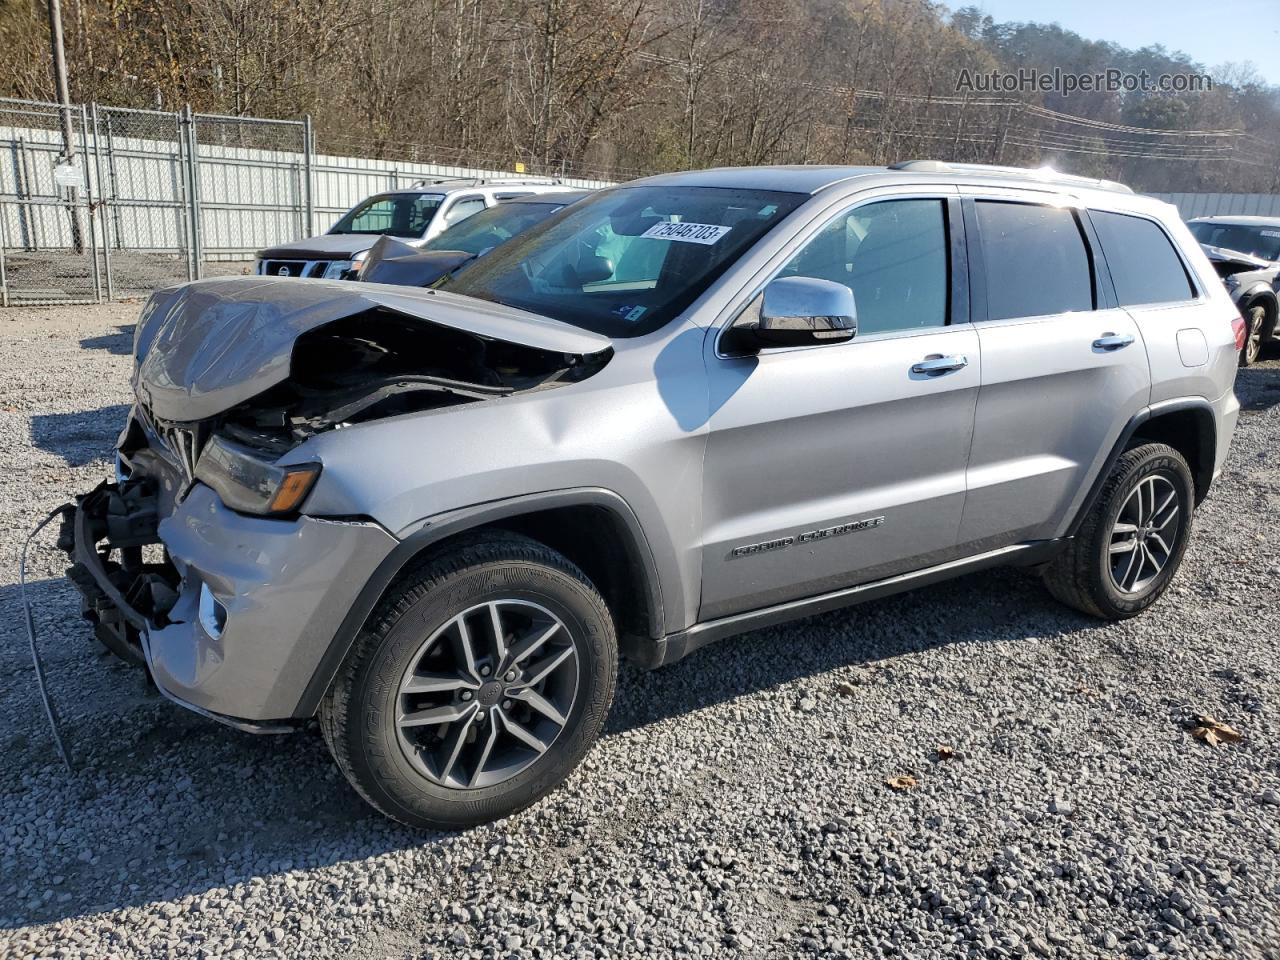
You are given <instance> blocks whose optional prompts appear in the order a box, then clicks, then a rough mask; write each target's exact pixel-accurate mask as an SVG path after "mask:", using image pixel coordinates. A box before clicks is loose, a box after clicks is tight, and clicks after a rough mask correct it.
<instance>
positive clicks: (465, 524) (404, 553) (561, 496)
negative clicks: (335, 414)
mask: <svg viewBox="0 0 1280 960" xmlns="http://www.w3.org/2000/svg"><path fill="white" fill-rule="evenodd" d="M582 506H592V507H599V508H601V509H604V510H608V511H609V512H610V513H612V514H613V515H614V516H615V517H616V518H617V519H619V520H620V521H622V524H623V526H624V528H625V529H626V530H627V532H628V535H629V539H630V541H631V542H630V543H628V544H626V547H627V550H628V552H629V553H630V555H631V557H632V558H633V559H634V560H636V561H638V563H639V567H640V571H641V574H642V576H643V577H644V598H645V604H646V608H647V610H648V614H649V630H650V633H651V635H652V638H653V639H654V640H657V639H659V638H660V637H662V636H663V635H664V633H665V627H664V620H663V607H662V586H661V582H660V580H659V579H658V567H657V563H656V561H655V560H654V558H653V551H652V550H651V549H650V547H649V540H648V538H647V537H646V535H645V532H644V528H643V527H642V526H641V525H640V520H639V518H638V517H637V516H636V515H635V511H633V510H632V509H631V506H630V504H628V503H627V501H626V500H624V499H623V498H622V497H621V496H619V495H618V494H616V493H614V492H613V491H612V490H606V489H604V488H603V487H577V488H569V489H564V490H549V491H546V492H543V493H530V494H524V495H522V496H517V497H510V498H508V499H505V500H493V501H489V502H487V503H480V504H475V505H473V506H469V507H461V508H459V509H457V510H451V511H449V512H447V513H441V514H437V515H435V516H433V517H428V518H426V519H424V520H422V521H419V522H418V523H416V524H414V525H413V526H412V527H411V528H410V529H411V532H410V533H409V534H407V535H406V536H403V537H402V538H401V540H400V543H399V545H398V546H396V547H395V549H393V550H392V551H391V553H389V554H388V555H387V557H386V559H384V560H383V561H382V563H381V564H380V565H379V566H378V568H377V569H376V570H375V571H374V572H373V576H371V577H370V578H369V581H368V582H367V583H366V584H365V585H364V587H363V588H362V589H361V590H360V593H359V594H358V595H357V596H356V600H355V602H354V603H353V604H352V605H351V609H350V610H348V611H347V615H346V616H345V617H344V618H343V620H342V623H341V624H340V625H339V627H338V629H337V631H336V632H335V633H334V635H333V639H331V640H330V641H329V646H328V648H327V649H326V650H325V652H324V654H323V655H322V656H321V658H320V662H319V663H318V664H317V666H316V670H315V673H314V674H312V677H311V680H310V682H309V683H308V684H307V686H306V689H305V690H304V691H303V694H302V699H301V700H300V701H299V702H298V706H297V708H296V709H295V710H294V716H295V717H307V716H311V715H312V714H314V713H315V712H316V710H317V709H318V708H319V706H320V701H321V699H322V698H323V697H324V695H325V692H326V691H327V690H328V689H329V685H330V684H331V683H332V682H333V678H334V677H335V676H336V675H337V673H338V668H339V667H340V666H341V665H342V661H343V659H344V658H345V657H346V655H347V651H348V650H350V649H351V644H352V643H353V642H355V638H356V634H358V633H359V632H360V628H361V627H363V626H364V624H365V621H366V620H368V618H369V614H371V613H372V612H373V608H374V607H375V606H377V604H378V601H379V600H381V599H382V596H383V594H384V593H386V590H387V587H389V586H390V585H391V583H392V581H393V580H395V578H396V577H397V576H398V575H399V574H400V572H401V571H402V570H403V569H404V568H405V566H406V565H408V564H409V563H410V562H411V561H412V560H413V559H414V558H415V557H416V556H418V555H419V554H420V553H422V551H423V550H425V549H427V548H428V547H430V546H431V545H432V544H434V543H438V542H440V541H441V540H444V539H445V538H447V537H450V536H453V535H454V534H458V533H464V532H466V531H467V530H474V529H476V528H478V527H483V526H486V525H488V524H491V523H494V522H496V521H499V520H504V519H507V518H510V517H517V516H521V515H524V514H529V513H536V512H539V511H542V510H553V509H556V508H558V507H582Z"/></svg>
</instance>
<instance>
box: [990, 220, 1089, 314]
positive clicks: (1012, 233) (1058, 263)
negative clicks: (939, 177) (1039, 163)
mask: <svg viewBox="0 0 1280 960" xmlns="http://www.w3.org/2000/svg"><path fill="white" fill-rule="evenodd" d="M977 213H978V228H979V230H980V232H981V235H982V258H983V261H984V262H985V264H986V274H987V318H988V319H990V320H1007V319H1009V318H1011V317H1043V316H1050V315H1052V314H1058V313H1070V312H1073V311H1077V310H1092V309H1093V308H1094V299H1093V268H1092V265H1091V263H1090V261H1089V253H1088V249H1087V248H1086V247H1085V242H1084V236H1083V235H1082V234H1081V232H1080V225H1079V224H1078V223H1077V222H1076V217H1075V214H1074V213H1073V212H1072V211H1071V210H1069V209H1067V208H1065V207H1050V206H1044V205H1042V204H1031V203H1010V202H1007V201H991V200H979V201H978V202H977Z"/></svg>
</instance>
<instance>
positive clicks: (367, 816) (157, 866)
mask: <svg viewBox="0 0 1280 960" xmlns="http://www.w3.org/2000/svg"><path fill="white" fill-rule="evenodd" d="M137 309H138V307H137V306H136V305H133V306H130V305H114V306H107V307H96V308H62V309H31V310H12V311H6V312H3V313H0V352H2V353H3V356H5V357H6V358H8V359H7V360H6V361H5V363H4V364H3V366H2V367H0V511H2V512H3V521H4V522H3V530H4V532H3V535H2V537H3V539H0V611H2V614H0V633H2V637H0V639H2V640H3V643H0V657H3V670H2V671H0V736H3V750H0V766H2V768H3V797H2V798H0V834H2V837H3V843H2V844H0V956H4V957H6V958H8V957H26V956H58V957H93V958H101V957H169V956H180V957H201V958H209V957H234V958H255V960H256V958H260V957H271V956H280V957H299V956H305V957H309V958H310V957H315V958H320V957H330V956H336V957H352V958H375V957H376V958H383V957H389V958H415V960H416V958H426V957H450V958H452V957H485V958H489V957H493V958H497V957H503V958H505V957H557V958H558V957H618V956H633V955H640V954H643V955H645V956H649V957H665V956H714V957H721V956H734V957H738V956H741V957H787V958H790V957H798V956H817V957H857V958H862V957H874V956H897V957H912V958H917V957H918V958H929V957H953V956H974V957H1014V956H1028V957H1033V958H1034V957H1071V958H1075V957H1115V956H1145V955H1149V954H1151V955H1155V954H1159V955H1164V954H1170V955H1180V956H1197V957H1214V958H1217V957H1224V956H1228V955H1230V956H1239V957H1265V958H1276V957H1280V906H1278V905H1280V751H1278V750H1277V743H1280V649H1278V644H1277V639H1278V637H1280V612H1278V610H1277V607H1278V606H1280V605H1278V604H1277V601H1276V589H1277V584H1278V583H1280V530H1278V529H1277V525H1276V516H1277V512H1278V511H1280V362H1277V361H1274V360H1273V361H1271V362H1269V363H1267V364H1264V365H1262V366H1259V367H1257V368H1254V369H1252V370H1249V371H1246V372H1243V373H1242V374H1241V377H1240V379H1239V382H1238V384H1237V390H1238V392H1239V394H1240V396H1241V399H1242V401H1243V402H1244V404H1245V412H1244V413H1243V415H1242V417H1241V421H1240V427H1239V431H1238V433H1237V435H1236V440H1235V445H1234V447H1233V449H1232V457H1231V461H1230V463H1229V464H1228V468H1227V471H1226V473H1225V474H1224V476H1223V477H1222V479H1221V481H1220V482H1219V484H1218V485H1217V486H1216V487H1215V493H1214V495H1213V496H1212V497H1211V499H1210V500H1209V502H1208V503H1207V504H1206V505H1205V506H1204V508H1203V509H1202V510H1201V512H1200V513H1199V515H1198V519H1197V522H1196V531H1195V536H1194V542H1193V544H1192V546H1191V549H1190V552H1189V554H1188V556H1187V560H1186V563H1185V564H1184V565H1183V568H1182V572H1181V573H1180V574H1179V576H1178V579H1177V581H1176V584H1175V587H1174V589H1173V591H1172V592H1171V594H1170V595H1169V596H1167V597H1166V598H1165V599H1164V600H1163V601H1162V602H1161V603H1160V604H1159V605H1158V606H1157V608H1156V609H1155V610H1154V611H1153V612H1150V613H1148V614H1147V615H1146V616H1143V617H1141V618H1139V619H1137V620H1133V621H1129V622H1127V623H1123V624H1117V625H1102V624H1100V623H1098V622H1095V621H1092V620H1089V619H1086V618H1084V617H1081V616H1079V615H1077V614H1075V613H1072V612H1070V611H1067V610H1065V609H1063V608H1061V607H1059V606H1057V605H1055V604H1054V603H1053V602H1052V601H1051V600H1050V599H1049V598H1048V596H1047V595H1046V594H1045V593H1044V592H1043V591H1042V589H1041V588H1040V586H1039V584H1038V583H1037V582H1036V581H1035V580H1034V579H1033V578H1031V577H1030V576H1028V575H1026V574H1025V573H1019V572H1013V571H1000V572H995V573H989V574H981V575H975V576H972V577H969V578H966V579H963V580H959V581H955V582H953V583H950V584H946V585H943V586H939V587H933V588H929V589H927V590H926V591H924V592H922V593H917V594H914V595H908V596H903V597H897V598H894V599H890V600H886V601H882V602H877V603H873V604H869V605H865V606H862V607H859V608H854V609H852V610H849V611H846V612H842V613H837V614H833V615H829V616H824V617H819V618H813V619H810V620H806V621H802V622H800V623H797V624H793V625H790V626H787V627H784V628H779V629H773V630H766V631H760V632H757V633H754V634H751V635H750V636H747V637H743V638H740V639H738V640H735V641H728V642H726V643H724V644H721V645H719V646H714V647H711V648H707V649H705V650H702V651H700V652H698V653H697V654H695V655H694V656H692V657H691V658H689V659H688V660H686V661H685V662H683V663H681V664H679V665H676V666H674V667H671V668H667V669H664V670H661V671H658V672H655V673H648V674H646V673H641V672H638V671H636V670H633V669H630V668H626V669H624V673H623V676H622V678H621V682H620V686H619V695H618V700H617V703H616V705H615V707H614V711H613V714H612V718H611V720H610V722H609V726H608V729H607V731H606V733H605V735H604V737H603V739H602V740H601V742H600V743H599V745H598V746H597V747H596V748H595V750H594V751H593V752H592V754H591V755H590V757H589V758H588V760H587V762H586V763H585V764H584V765H583V767H582V769H580V770H579V771H578V772H577V773H576V774H575V775H574V776H573V777H572V778H571V780H570V781H569V783H568V784H567V786H566V787H564V788H563V789H561V790H559V791H558V792H556V793H555V794H554V795H552V796H551V797H550V798H548V799H546V800H544V801H542V802H541V803H539V804H538V805H536V806H535V807H534V808H532V809H531V810H529V811H527V812H525V813H523V814H520V815H518V816H516V817H513V818H511V819H509V820H507V821H505V822H503V823H498V824H494V825H491V826H487V827H483V828H479V829H475V830H471V831H469V832H467V833H465V834H460V835H433V834H421V833H413V832H410V831H408V830H405V829H402V828H400V827H398V826H396V825H395V824H392V823H390V822H388V821H385V820H383V819H381V818H380V817H379V816H377V815H376V814H374V813H372V812H371V811H370V810H368V809H367V808H366V807H365V806H364V805H363V804H362V803H361V802H360V801H359V800H358V799H357V797H356V796H355V795H354V793H353V792H352V791H351V790H350V789H349V788H348V787H347V786H346V784H345V782H344V781H343V780H342V779H341V778H340V777H339V775H338V774H337V773H336V771H335V768H334V767H333V765H332V763H331V762H330V760H329V757H328V755H327V754H326V752H325V749H324V746H323V744H322V742H321V741H320V739H319V738H318V737H315V736H308V735H302V736H295V737H278V738H272V737H252V736H249V735H246V734H240V733H237V732H234V731H231V730H228V729H224V728H222V727H220V726H217V725H215V724H212V723H209V722H206V721H203V720H201V719H200V718H198V717H196V716H194V715H191V714H188V713H186V712H185V711H182V710H180V709H178V708H176V707H174V706H171V705H169V704H168V703H167V702H166V701H163V700H161V699H159V698H157V697H156V696H155V695H154V694H149V693H148V692H147V691H146V689H145V688H144V685H143V682H142V680H141V678H140V677H138V676H137V675H135V674H134V673H133V672H132V671H130V670H129V669H128V668H127V667H125V666H124V665H123V664H120V663H118V662H115V661H113V660H112V659H110V658H108V657H106V656H104V655H103V654H101V653H100V652H99V650H98V649H97V647H96V646H95V642H94V641H93V640H92V638H91V636H90V633H89V631H88V629H87V627H86V626H85V625H84V624H82V623H81V622H80V621H78V619H77V612H76V604H75V600H74V597H73V595H72V592H71V591H70V590H69V589H67V587H66V586H65V585H64V584H63V583H62V581H61V580H60V579H59V577H60V574H61V570H62V564H61V563H60V557H59V556H58V555H57V554H56V553H55V552H54V551H53V550H52V549H51V548H50V547H49V542H50V541H51V539H52V538H51V537H49V538H46V539H45V540H43V541H42V542H41V545H40V546H39V547H38V548H37V549H36V550H34V561H33V565H32V566H33V570H32V574H31V575H32V580H33V582H34V584H35V586H34V588H33V589H32V591H31V592H32V595H33V597H34V601H35V612H36V618H37V622H38V628H39V630H40V632H41V638H42V643H43V644H44V649H45V650H46V651H47V659H48V661H49V669H50V672H51V674H52V681H53V693H54V696H55V698H56V702H57V703H58V705H59V707H60V709H61V710H62V712H63V716H64V719H65V722H66V728H67V733H68V736H69V740H70V743H71V745H72V749H73V751H74V753H75V756H76V760H77V763H78V764H79V768H80V769H79V773H78V774H77V775H76V776H75V777H74V778H69V777H68V776H67V775H66V774H65V773H64V772H63V770H62V768H61V767H60V765H59V763H58V761H57V757H56V755H55V753H54V751H53V747H52V744H51V740H50V737H49V734H48V732H47V730H46V728H45V723H44V717H43V715H42V713H41V708H40V704H39V699H38V697H37V694H36V691H35V687H34V682H33V674H32V670H31V667H30V664H29V661H28V656H27V651H26V640H25V636H24V633H23V630H22V623H21V606H20V603H19V599H18V588H17V586H16V581H17V560H18V553H19V549H20V546H21V542H22V539H23V537H24V536H25V534H26V532H27V531H28V530H29V529H30V528H31V526H32V525H33V524H34V523H35V521H36V520H37V519H38V518H39V517H40V516H41V515H42V514H43V513H44V511H46V510H47V509H49V508H51V507H53V506H54V505H56V504H57V503H59V502H61V501H63V500H64V499H66V498H67V497H69V496H70V495H71V494H73V493H75V492H77V491H83V490H85V489H87V488H88V487H89V486H90V485H91V484H92V483H94V482H96V480H97V479H98V478H100V477H101V476H102V475H104V474H105V473H106V472H107V470H108V463H107V460H106V459H105V455H106V453H107V452H108V450H109V449H110V447H111V442H112V439H113V438H114V436H115V433H116V431H117V430H118V429H119V425H120V423H121V418H122V414H123V411H124V406H123V405H124V404H125V402H126V400H127V389H126V376H127V368H128V343H129V340H128V336H127V330H128V327H129V325H130V324H131V322H132V319H133V317H134V315H135V313H136V311H137ZM1193 713H1201V714H1208V715H1211V716H1213V717H1216V718H1217V719H1219V720H1221V721H1223V722H1226V723H1229V724H1230V725H1232V726H1233V727H1235V728H1236V729H1237V730H1238V731H1239V732H1240V733H1241V734H1243V739H1242V740H1241V741H1240V742H1238V743H1232V744H1225V745H1222V746H1219V747H1217V748H1216V749H1215V748H1212V747H1210V746H1208V745H1206V744H1204V743H1202V742H1200V741H1198V740H1196V739H1193V738H1192V736H1191V735H1190V734H1189V732H1188V730H1187V729H1186V727H1185V726H1184V723H1185V721H1186V719H1187V717H1188V716H1189V715H1191V714H1193ZM944 745H945V746H947V747H950V748H951V755H950V756H949V757H946V758H944V757H943V756H942V754H946V753H948V751H946V750H943V751H941V754H940V752H939V750H938V748H939V747H941V746H944ZM895 776H910V777H913V778H915V780H916V781H917V786H916V787H915V788H913V789H906V790H894V789H891V788H890V787H889V786H887V785H886V782H885V781H886V779H887V778H891V777H895Z"/></svg>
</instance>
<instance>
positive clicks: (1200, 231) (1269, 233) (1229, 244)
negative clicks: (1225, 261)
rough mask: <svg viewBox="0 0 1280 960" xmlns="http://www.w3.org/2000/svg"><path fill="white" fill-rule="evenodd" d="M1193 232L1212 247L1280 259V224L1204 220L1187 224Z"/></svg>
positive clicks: (1264, 258)
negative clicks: (1272, 225) (1264, 224)
mask: <svg viewBox="0 0 1280 960" xmlns="http://www.w3.org/2000/svg"><path fill="white" fill-rule="evenodd" d="M1187 226H1189V227H1190V228H1191V234H1192V236H1194V237H1195V238H1196V239H1197V240H1199V241H1200V242H1201V243H1207V244H1208V245H1209V246H1211V247H1222V248H1223V249H1226V250H1235V251H1236V252H1237V253H1251V254H1253V255H1254V256H1255V257H1261V258H1262V259H1263V260H1273V261H1274V260H1280V226H1275V227H1266V226H1261V225H1258V226H1253V225H1250V224H1242V223H1214V222H1213V221H1212V220H1204V221H1201V222H1200V223H1190V224H1187Z"/></svg>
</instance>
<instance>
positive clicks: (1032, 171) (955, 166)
mask: <svg viewBox="0 0 1280 960" xmlns="http://www.w3.org/2000/svg"><path fill="white" fill-rule="evenodd" d="M889 169H890V170H905V171H907V172H909V173H969V174H975V175H978V176H982V175H989V176H994V177H1018V178H1019V179H1022V180H1039V181H1042V182H1044V183H1061V184H1063V185H1069V186H1076V187H1085V188H1088V189H1090V190H1110V191H1111V192H1112V193H1133V189H1132V188H1131V187H1127V186H1125V185H1124V184H1123V183H1117V182H1116V181H1114V180H1095V179H1094V178H1093V177H1077V176H1075V175H1074V174H1070V173H1059V172H1058V171H1057V170H1054V169H1053V167H1000V166H996V165H994V164H987V163H948V162H946V161H943V160H901V161H899V162H898V163H891V164H889Z"/></svg>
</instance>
